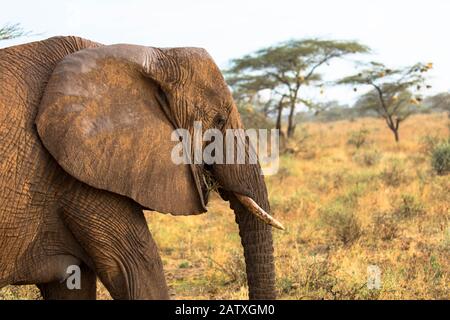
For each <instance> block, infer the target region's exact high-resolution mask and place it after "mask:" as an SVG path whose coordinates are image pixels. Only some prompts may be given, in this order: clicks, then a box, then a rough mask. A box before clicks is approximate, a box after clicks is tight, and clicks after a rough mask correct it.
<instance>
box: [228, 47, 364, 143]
mask: <svg viewBox="0 0 450 320" xmlns="http://www.w3.org/2000/svg"><path fill="white" fill-rule="evenodd" d="M367 52H369V48H368V47H366V46H364V45H362V44H360V43H358V42H355V41H335V40H321V39H303V40H291V41H287V42H282V43H280V44H278V45H275V46H270V47H267V48H263V49H261V50H258V51H256V52H254V53H252V54H249V55H246V56H244V57H242V58H239V59H234V60H232V61H231V67H230V68H229V69H228V70H226V71H225V76H226V78H227V81H228V83H229V84H230V86H231V87H232V88H233V94H234V95H235V98H236V99H237V100H238V101H240V100H241V101H249V100H252V99H254V98H255V97H257V95H258V93H259V92H261V91H263V90H267V91H269V92H270V98H269V102H268V107H267V108H268V109H267V110H266V111H267V112H268V113H270V112H277V118H278V119H280V118H281V114H282V112H283V110H284V108H288V109H289V118H288V126H287V136H288V137H291V136H292V135H293V134H294V130H295V122H294V119H295V110H296V107H297V106H298V105H299V104H301V103H303V104H304V105H306V106H307V107H309V108H311V107H313V106H314V104H313V103H311V102H309V103H308V101H307V100H305V99H301V97H300V94H299V91H300V88H301V87H302V86H308V85H317V84H318V83H319V82H320V81H321V80H322V74H321V73H320V72H319V70H318V69H319V67H321V66H323V65H325V64H328V63H330V61H331V60H333V59H335V58H342V57H343V56H345V55H349V54H355V53H367ZM277 122H278V121H277ZM277 127H278V125H277ZM278 129H281V127H278Z"/></svg>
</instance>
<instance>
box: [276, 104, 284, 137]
mask: <svg viewBox="0 0 450 320" xmlns="http://www.w3.org/2000/svg"><path fill="white" fill-rule="evenodd" d="M282 116H283V98H281V100H280V102H278V107H277V122H276V124H275V126H276V129H278V130H279V131H280V134H281V135H283V132H282V130H281V118H282Z"/></svg>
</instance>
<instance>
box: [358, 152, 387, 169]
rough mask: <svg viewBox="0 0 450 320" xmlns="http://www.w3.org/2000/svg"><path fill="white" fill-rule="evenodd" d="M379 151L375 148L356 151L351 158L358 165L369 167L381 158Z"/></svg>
mask: <svg viewBox="0 0 450 320" xmlns="http://www.w3.org/2000/svg"><path fill="white" fill-rule="evenodd" d="M381 157H382V155H381V153H380V152H379V151H377V150H371V151H366V152H361V153H357V154H355V155H354V156H353V160H354V161H355V162H356V163H358V164H359V165H363V166H367V167H371V166H374V165H376V164H378V163H379V162H380V160H381Z"/></svg>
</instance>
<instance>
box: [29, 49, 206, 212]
mask: <svg viewBox="0 0 450 320" xmlns="http://www.w3.org/2000/svg"><path fill="white" fill-rule="evenodd" d="M164 59H165V57H164V54H163V52H162V51H161V50H159V49H155V48H149V47H142V46H131V45H113V46H103V47H100V48H94V49H86V50H82V51H79V52H77V53H74V54H72V55H69V56H67V57H66V58H65V59H64V60H62V61H61V62H60V63H59V64H58V65H57V67H56V68H55V70H54V72H53V74H52V76H51V78H50V80H49V83H48V85H47V88H46V91H45V93H44V96H43V99H42V101H41V105H40V107H39V113H38V116H37V118H36V125H37V130H38V133H39V136H40V138H41V140H42V142H43V144H44V146H45V147H46V148H47V150H48V151H49V152H50V153H51V154H52V156H53V157H54V158H55V159H56V161H57V162H58V163H59V164H60V165H61V167H62V168H63V169H64V170H65V171H66V172H68V173H69V174H70V175H72V176H73V177H75V178H77V179H78V180H80V181H82V182H84V183H86V184H88V185H90V186H92V187H95V188H98V189H103V190H108V191H111V192H114V193H117V194H120V195H124V196H127V197H130V198H132V199H133V200H135V201H136V202H138V203H139V204H141V205H142V206H144V207H146V208H149V209H151V210H156V211H159V212H164V213H172V214H176V215H186V214H196V213H201V212H205V211H206V207H205V201H204V199H203V195H202V192H201V188H199V187H198V186H199V183H198V178H197V177H196V175H195V172H194V171H193V170H194V168H193V167H191V166H190V165H185V164H181V165H176V164H174V163H173V162H172V161H171V152H172V150H173V148H174V147H175V145H177V144H178V143H179V142H178V141H176V142H175V141H171V134H172V132H173V130H174V129H175V126H176V124H175V122H176V121H175V122H174V119H173V118H172V117H171V114H170V106H169V105H168V104H169V102H168V99H167V96H168V95H171V94H172V93H171V92H168V91H170V87H171V85H170V84H171V83H173V82H176V81H177V79H176V78H173V77H172V76H171V75H170V70H166V69H167V68H168V66H172V67H173V61H171V62H168V61H164ZM177 74H181V73H180V72H178V73H175V76H177Z"/></svg>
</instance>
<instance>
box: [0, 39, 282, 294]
mask: <svg viewBox="0 0 450 320" xmlns="http://www.w3.org/2000/svg"><path fill="white" fill-rule="evenodd" d="M0 83H2V86H1V87H0V137H1V139H0V287H2V286H4V285H7V284H37V286H38V287H39V288H40V290H41V293H42V295H43V297H44V298H46V299H95V290H96V287H95V286H96V284H95V281H96V277H99V278H100V280H101V281H102V283H103V284H104V285H105V286H106V288H107V289H108V291H109V292H110V293H111V296H112V297H113V298H115V299H167V298H168V291H167V285H166V282H165V278H164V274H163V269H162V262H161V259H160V257H159V254H158V250H157V247H156V244H155V242H154V240H153V238H152V236H151V234H150V232H149V230H148V228H147V224H146V221H145V218H144V215H143V211H142V210H143V209H150V210H157V211H160V212H167V213H171V214H175V215H187V214H198V213H202V212H205V211H206V204H207V187H206V186H205V185H204V183H203V181H204V180H203V178H202V175H203V174H204V173H205V170H208V171H210V173H212V176H213V177H214V179H215V180H216V181H217V182H218V183H219V184H220V190H219V192H220V194H221V196H222V198H223V199H224V200H227V201H230V206H231V208H232V209H233V210H234V212H235V215H236V219H235V220H236V222H237V223H238V225H239V233H240V236H241V239H242V245H243V247H244V254H245V261H246V271H247V278H248V285H249V297H250V298H251V299H272V298H275V288H274V282H275V272H274V261H273V246H272V233H271V228H270V227H269V226H267V225H266V224H265V223H263V222H261V221H260V220H259V219H257V218H256V217H255V216H253V215H251V214H249V212H248V210H247V209H246V208H244V206H242V205H241V204H240V202H239V201H238V200H237V198H236V197H235V196H234V193H239V194H242V195H245V196H248V197H251V198H252V199H254V201H255V202H257V203H258V204H259V206H260V207H262V208H263V209H264V210H266V211H267V212H269V211H270V207H269V203H268V199H267V190H266V186H265V183H264V179H263V176H262V175H261V174H260V167H259V165H248V164H246V165H217V164H215V165H212V166H209V167H208V168H206V167H205V166H203V165H180V166H174V165H173V164H172V162H171V161H170V150H171V149H172V147H173V146H174V144H176V143H177V142H173V141H170V135H169V134H170V132H171V130H173V129H174V128H185V129H188V130H190V131H192V127H193V121H194V120H199V121H202V124H203V129H204V130H205V129H208V128H217V129H220V130H223V131H224V130H226V129H228V128H242V124H241V120H240V118H239V114H238V112H237V109H236V106H235V104H234V102H233V100H232V98H231V94H230V92H229V90H228V88H227V86H226V84H225V81H224V80H223V77H222V75H221V74H220V71H219V69H218V68H217V66H216V65H215V64H214V62H213V61H212V59H211V58H210V57H209V55H208V54H207V53H206V52H205V51H204V50H202V49H196V48H174V49H156V48H149V47H140V46H129V45H116V46H102V45H100V44H98V43H94V42H91V41H88V40H84V39H80V38H76V37H58V38H51V39H48V40H45V41H41V42H35V43H30V44H26V45H22V46H16V47H11V48H6V49H2V50H0ZM169 129H170V130H169ZM74 264H76V265H79V266H80V267H81V270H82V288H81V290H68V289H67V288H66V284H65V282H63V281H62V280H64V279H65V278H66V277H67V274H66V269H67V267H68V266H69V265H74Z"/></svg>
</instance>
